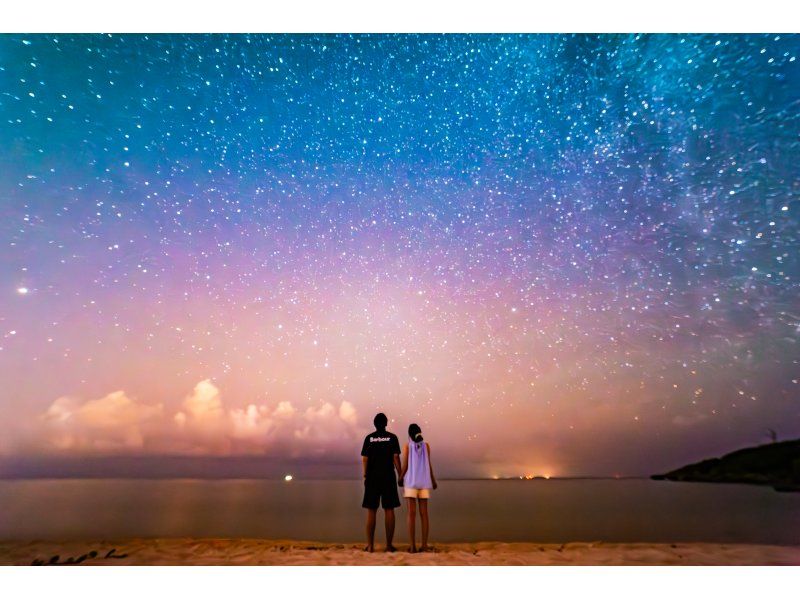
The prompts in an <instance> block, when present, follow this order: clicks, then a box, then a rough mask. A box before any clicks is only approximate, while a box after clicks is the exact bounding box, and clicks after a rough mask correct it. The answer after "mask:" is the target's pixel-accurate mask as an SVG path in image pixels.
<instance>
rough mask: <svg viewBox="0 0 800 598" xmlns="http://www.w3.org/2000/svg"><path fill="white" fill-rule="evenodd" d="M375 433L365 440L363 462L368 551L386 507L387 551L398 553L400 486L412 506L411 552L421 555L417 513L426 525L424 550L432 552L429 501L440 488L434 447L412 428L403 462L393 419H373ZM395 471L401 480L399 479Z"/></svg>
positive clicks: (423, 524)
mask: <svg viewBox="0 0 800 598" xmlns="http://www.w3.org/2000/svg"><path fill="white" fill-rule="evenodd" d="M373 423H374V424H375V431H374V432H373V433H372V434H368V435H367V437H366V438H364V445H363V447H362V448H361V461H362V463H363V466H364V501H363V502H362V503H361V506H362V507H364V508H365V509H367V510H368V511H367V547H366V548H365V549H364V550H366V551H367V552H372V551H373V550H374V548H375V523H376V519H377V514H378V507H379V506H382V507H383V512H384V519H385V523H386V551H387V552H395V550H396V548H395V547H394V546H393V545H392V538H393V537H394V510H395V509H396V508H397V507H399V506H400V498H399V497H398V495H397V486H398V485H399V486H402V487H403V495H404V497H405V498H406V502H407V503H408V535H409V540H410V542H411V548H410V552H417V544H416V540H415V531H416V512H417V506H419V515H420V520H421V523H422V545H421V546H420V551H425V550H428V530H429V523H428V498H430V493H431V490H435V489H436V486H437V484H436V477H435V476H434V475H433V465H431V447H430V445H429V444H428V443H427V442H425V440H424V439H423V438H422V430H421V429H420V427H419V426H418V425H417V424H411V425H410V426H408V442H407V443H406V445H405V446H404V447H403V453H402V455H403V459H402V463H401V461H400V443H399V441H398V440H397V436H395V435H394V434H392V433H391V432H388V431H387V430H386V426H387V425H388V423H389V420H388V419H387V417H386V416H385V415H384V414H383V413H379V414H378V415H376V416H375V419H374V420H373ZM395 470H396V471H397V476H398V477H397V479H395Z"/></svg>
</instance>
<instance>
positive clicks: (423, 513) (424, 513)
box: [419, 498, 430, 550]
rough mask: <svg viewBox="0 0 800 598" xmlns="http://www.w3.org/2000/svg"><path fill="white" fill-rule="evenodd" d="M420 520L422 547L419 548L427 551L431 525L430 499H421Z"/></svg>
mask: <svg viewBox="0 0 800 598" xmlns="http://www.w3.org/2000/svg"><path fill="white" fill-rule="evenodd" d="M419 518H420V519H421V520H422V546H420V547H419V549H420V550H427V549H428V530H429V529H430V523H429V522H428V499H427V498H420V499H419Z"/></svg>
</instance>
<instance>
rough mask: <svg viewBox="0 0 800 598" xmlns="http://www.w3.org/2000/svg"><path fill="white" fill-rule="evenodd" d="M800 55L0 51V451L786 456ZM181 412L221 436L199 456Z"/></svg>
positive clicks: (440, 42)
mask: <svg viewBox="0 0 800 598" xmlns="http://www.w3.org/2000/svg"><path fill="white" fill-rule="evenodd" d="M798 54H800V37H798V36H793V35H744V36H728V35H703V36H694V35H692V36H679V35H658V36H639V35H624V36H618V35H605V36H583V35H579V36H574V35H563V36H562V35H532V36H515V35H451V36H417V35H335V36H289V35H234V36H228V35H188V36H185V35H128V34H120V35H30V36H25V35H4V36H0V202H1V203H0V218H1V220H0V242H2V259H0V281H2V288H0V378H2V380H3V384H2V395H0V420H1V422H0V433H1V434H2V435H3V436H4V437H6V438H7V440H5V441H4V443H5V444H3V445H2V448H3V450H4V451H5V452H6V453H10V454H19V453H26V454H27V453H31V452H37V451H44V452H47V451H59V450H64V451H67V452H69V451H70V449H76V450H77V449H80V450H81V451H84V452H86V451H90V452H92V451H93V452H101V453H102V452H103V451H107V452H108V451H110V452H115V451H123V452H132V453H134V454H138V453H140V452H144V453H147V452H150V453H152V452H156V453H158V452H178V453H181V454H183V453H186V452H190V453H192V452H200V453H203V454H235V453H237V452H242V451H243V452H247V453H253V452H255V453H256V454H259V453H260V452H263V453H265V454H273V455H274V454H275V453H276V452H281V451H283V452H286V451H288V453H285V454H286V456H287V458H288V457H291V456H293V457H300V456H304V457H306V458H308V457H309V456H311V457H314V458H319V459H322V460H323V461H324V460H325V459H326V458H329V459H333V458H334V457H336V458H340V457H341V458H346V457H348V456H349V455H350V454H354V455H356V456H357V451H358V446H359V441H358V436H359V435H360V434H361V433H363V432H365V431H367V430H368V429H369V426H370V422H371V419H372V415H373V414H374V412H375V411H376V410H378V409H381V410H384V411H386V412H387V413H388V414H389V415H390V417H391V419H392V420H393V422H392V426H393V427H394V428H396V431H397V432H398V433H399V434H400V436H401V438H402V437H404V436H405V434H404V429H405V427H406V426H407V424H408V423H410V422H411V421H418V422H419V423H420V424H421V425H422V427H423V430H425V431H426V435H427V436H428V438H429V439H431V442H432V444H434V443H435V444H436V445H437V446H438V447H441V450H440V454H441V455H442V459H443V460H444V463H443V466H444V467H445V468H446V469H447V468H449V469H450V471H452V472H456V473H460V472H463V473H470V474H478V475H517V474H518V473H534V474H536V473H548V474H554V475H555V474H559V475H569V474H579V473H597V474H611V473H633V474H642V473H651V472H652V471H653V470H657V469H659V468H663V467H666V466H670V465H680V464H682V462H683V461H684V460H686V459H690V458H697V457H706V456H710V453H711V454H713V453H715V452H718V451H722V450H728V449H732V448H736V447H738V446H742V445H747V444H754V443H757V442H763V441H765V438H766V437H765V430H766V429H767V428H772V429H775V430H776V431H777V433H778V435H779V437H781V438H787V437H790V436H793V435H794V436H796V435H797V434H798V433H800V402H799V401H800V385H798V378H800V346H799V345H798V341H800V294H799V293H798V292H799V291H800V285H799V284H798V283H799V282H800V261H799V260H798V255H800V254H798V246H799V245H800V228H798V225H799V224H800V223H799V220H800V201H798V198H799V197H800V177H798V166H797V165H798V164H800V139H799V138H798V134H800V62H798V60H797V57H798ZM206 381H207V382H206ZM204 384H205V386H202V385H204ZM196 385H197V386H196ZM201 386H202V388H201ZM192 389H195V391H194V395H192V393H193V390H192ZM198 389H199V390H198ZM206 391H207V392H206ZM115 392H121V394H119V395H112V394H110V393H115ZM204 393H205V394H204ZM64 397H66V398H67V399H65V401H66V402H63V401H62V402H61V403H59V402H58V401H57V399H60V398H64ZM103 397H105V399H103ZM109 397H112V398H109ZM187 397H189V398H187ZM192 397H194V399H197V397H206V398H208V401H210V402H209V403H207V404H205V403H204V405H206V406H209V405H210V407H211V408H213V409H217V411H216V412H215V413H216V414H217V415H219V414H223V415H224V414H225V413H228V412H229V416H230V417H228V416H225V417H223V415H220V416H219V418H220V419H219V421H223V419H224V422H226V423H225V425H222V424H220V426H219V427H218V428H213V426H205V425H204V426H205V427H203V426H201V425H200V424H201V423H202V421H206V420H202V418H203V417H206V415H205V412H203V413H200V412H199V411H198V412H197V414H196V415H197V418H198V419H197V422H198V423H197V426H198V430H199V429H200V428H202V434H201V433H199V432H198V433H197V434H195V435H194V436H193V437H192V440H191V442H189V441H188V440H186V439H185V438H184V439H183V440H181V439H180V438H179V436H180V435H179V434H178V432H176V431H175V430H172V428H169V426H173V425H174V426H184V425H185V421H186V418H187V417H189V418H191V416H192V413H193V412H192V409H193V407H192V406H193V405H196V404H197V403H196V402H195V403H192V400H194V399H193V398H192ZM209 397H210V398H209ZM101 399H103V400H102V401H100V400H101ZM92 401H99V402H98V403H91V402H92ZM54 402H55V403H54ZM87 402H89V406H90V407H91V406H92V405H100V406H101V407H102V409H100V408H99V407H98V408H95V407H91V408H87V409H84V412H86V411H88V412H91V413H90V415H91V414H95V415H96V411H98V409H100V410H101V411H103V416H102V417H100V416H97V417H94V418H93V416H91V417H90V415H85V413H84V412H81V413H84V415H81V417H83V418H84V419H83V420H81V421H82V422H83V423H82V427H81V428H80V429H79V430H76V429H71V428H68V429H67V431H66V432H65V430H64V426H67V427H68V426H69V425H71V424H69V421H73V420H75V417H76V416H75V415H74V414H75V413H77V411H78V410H80V409H81V407H80V405H84V407H85V406H86V405H85V404H86V403H87ZM248 405H252V407H248ZM281 405H282V406H283V407H280V406H281ZM204 408H205V407H204ZM280 409H284V411H280ZM287 410H291V413H293V414H295V415H293V416H292V417H294V418H295V419H294V420H292V421H293V422H294V423H292V424H291V425H288V424H287V425H283V424H280V425H279V424H278V423H276V422H282V421H284V420H282V419H281V417H283V415H281V414H283V413H285V412H288V411H287ZM297 414H302V417H299V416H297ZM215 417H216V415H215ZM287 417H288V416H287ZM54 418H55V420H57V423H58V425H59V426H62V428H59V429H60V433H61V436H58V437H55V439H54V437H53V436H52V434H51V435H50V436H48V432H46V431H42V430H39V429H38V428H40V427H42V425H41V424H42V421H43V419H44V420H47V421H51V422H52V421H53V420H54ZM70 418H72V420H70ZM236 418H239V419H238V420H237V419H236ZM201 420H202V421H201ZM120 421H122V423H121V424H120ZM215 421H217V420H215ZM64 422H67V423H64ZM109 422H111V423H109ZM237 422H238V423H239V424H241V426H240V427H239V428H237V427H236V425H238V424H237ZM281 425H283V428H281ZM103 426H106V427H103ZM108 426H111V427H108ZM114 426H117V427H114ZM148 426H149V427H148ZM231 426H233V427H231ZM248 426H250V427H249V428H248ZM176 429H177V428H176ZM276 429H281V430H282V431H281V432H280V434H278V436H276V438H280V442H278V441H277V440H276V442H274V443H271V442H267V441H266V440H265V439H266V438H267V437H269V436H270V434H273V433H274V430H276ZM32 430H33V431H32ZM232 430H233V431H232ZM236 430H239V432H237V431H236ZM241 430H245V431H244V432H242V431H241ZM248 430H249V431H248ZM184 432H185V431H184ZM184 432H182V433H184ZM64 434H66V436H65V435H64ZM176 438H177V439H178V440H176ZM198 447H199V448H198ZM353 447H355V448H353Z"/></svg>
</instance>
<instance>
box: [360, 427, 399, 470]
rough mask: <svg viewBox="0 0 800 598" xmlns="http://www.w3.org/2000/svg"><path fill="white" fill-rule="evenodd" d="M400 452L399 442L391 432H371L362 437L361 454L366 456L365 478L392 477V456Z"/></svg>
mask: <svg viewBox="0 0 800 598" xmlns="http://www.w3.org/2000/svg"><path fill="white" fill-rule="evenodd" d="M399 454H400V442H399V441H398V440H397V436H395V435H394V434H392V433H391V432H386V431H383V432H377V431H376V432H373V433H372V434H368V435H367V437H366V438H364V446H363V447H362V448H361V456H362V457H367V480H386V479H391V478H394V456H395V455H399Z"/></svg>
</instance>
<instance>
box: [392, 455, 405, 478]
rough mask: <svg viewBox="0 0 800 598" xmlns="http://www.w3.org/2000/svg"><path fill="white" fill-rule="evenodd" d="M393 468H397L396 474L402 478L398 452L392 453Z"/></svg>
mask: <svg viewBox="0 0 800 598" xmlns="http://www.w3.org/2000/svg"><path fill="white" fill-rule="evenodd" d="M394 468H395V469H396V470H397V475H398V477H400V478H401V479H402V477H403V473H402V472H403V467H402V466H401V465H400V455H399V454H398V453H395V454H394Z"/></svg>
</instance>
